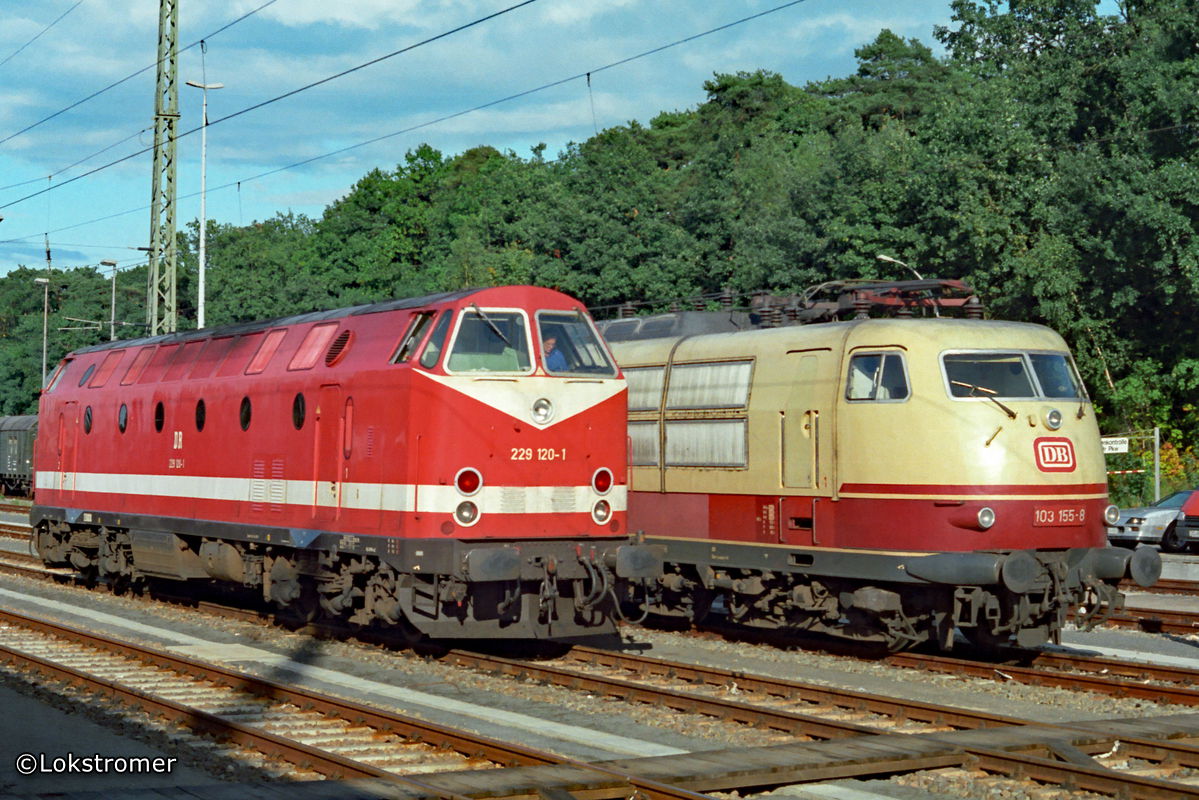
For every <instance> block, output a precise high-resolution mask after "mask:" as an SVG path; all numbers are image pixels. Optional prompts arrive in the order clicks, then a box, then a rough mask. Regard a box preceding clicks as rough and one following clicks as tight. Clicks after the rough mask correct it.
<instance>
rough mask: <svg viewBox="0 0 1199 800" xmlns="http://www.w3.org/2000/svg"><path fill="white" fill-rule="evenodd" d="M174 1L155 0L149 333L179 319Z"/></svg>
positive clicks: (169, 329)
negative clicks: (156, 63)
mask: <svg viewBox="0 0 1199 800" xmlns="http://www.w3.org/2000/svg"><path fill="white" fill-rule="evenodd" d="M178 31H179V4H178V2H177V0H160V2H159V6H158V84H157V86H156V88H155V92H154V186H153V188H152V191H151V197H150V269H149V286H148V292H147V297H146V322H147V323H148V324H149V326H150V335H151V336H155V335H157V334H160V333H173V332H174V331H175V328H176V327H177V325H178V322H179V313H178V309H179V307H178V304H177V291H176V285H177V282H176V270H175V264H176V249H175V135H176V126H177V123H178V121H179V70H178V62H177V59H178Z"/></svg>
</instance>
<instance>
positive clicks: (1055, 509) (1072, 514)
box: [1032, 505, 1087, 528]
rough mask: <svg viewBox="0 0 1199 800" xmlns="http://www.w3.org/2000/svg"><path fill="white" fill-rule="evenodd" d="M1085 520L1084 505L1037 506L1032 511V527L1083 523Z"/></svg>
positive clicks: (1085, 511)
mask: <svg viewBox="0 0 1199 800" xmlns="http://www.w3.org/2000/svg"><path fill="white" fill-rule="evenodd" d="M1086 521H1087V509H1086V506H1080V505H1079V506H1037V507H1036V508H1034V509H1033V512H1032V524H1033V527H1034V528H1043V527H1048V526H1050V525H1083V524H1084V523H1086Z"/></svg>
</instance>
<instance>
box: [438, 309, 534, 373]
mask: <svg viewBox="0 0 1199 800" xmlns="http://www.w3.org/2000/svg"><path fill="white" fill-rule="evenodd" d="M445 368H446V372H518V373H527V372H529V371H531V370H532V368H533V361H532V359H531V358H530V357H529V333H528V326H527V325H526V323H525V315H524V313H523V312H520V311H515V310H508V311H505V310H502V309H482V308H479V307H478V306H471V307H470V308H468V309H465V310H464V311H463V312H462V315H461V317H460V318H459V321H458V330H457V331H456V332H455V334H454V341H453V343H452V344H451V345H450V355H449V358H448V359H447V360H446V365H445Z"/></svg>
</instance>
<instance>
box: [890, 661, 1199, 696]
mask: <svg viewBox="0 0 1199 800" xmlns="http://www.w3.org/2000/svg"><path fill="white" fill-rule="evenodd" d="M1037 659H1038V661H1040V660H1041V659H1042V657H1041V656H1038V657H1037ZM1044 660H1045V661H1047V662H1051V663H1054V662H1056V665H1069V664H1071V663H1079V662H1073V661H1072V659H1071V658H1070V657H1068V656H1056V657H1054V656H1045V657H1044ZM887 663H889V664H892V665H894V666H901V667H913V668H916V669H922V670H926V671H928V672H940V673H946V674H950V675H966V676H969V677H973V678H989V679H991V680H999V681H1006V680H1010V681H1015V682H1017V683H1024V684H1028V685H1031V686H1050V687H1054V688H1058V689H1070V690H1073V691H1079V690H1082V691H1090V692H1096V693H1099V694H1108V695H1116V696H1119V697H1132V698H1136V699H1139V700H1151V701H1153V702H1157V703H1172V704H1176V705H1185V706H1194V705H1199V689H1193V688H1190V687H1189V686H1179V685H1162V684H1152V683H1142V682H1140V681H1138V680H1124V679H1122V678H1119V677H1112V676H1110V675H1102V674H1098V673H1099V672H1100V670H1101V669H1102V667H1099V668H1096V669H1093V670H1091V671H1077V672H1058V671H1050V670H1046V669H1044V668H1037V667H1023V666H1012V665H1006V664H990V663H987V662H985V661H968V660H965V659H955V658H948V657H945V656H932V655H926V654H923V653H896V654H893V655H890V656H888V657H887ZM1081 663H1086V660H1085V659H1084V660H1083V661H1082V662H1081ZM1116 663H1121V664H1122V663H1123V662H1116ZM1138 666H1141V665H1138ZM1143 666H1144V668H1145V669H1147V670H1148V669H1152V668H1153V665H1143ZM1167 669H1168V671H1169V672H1170V673H1172V674H1175V675H1182V674H1185V673H1186V672H1189V671H1187V670H1182V669H1179V668H1167ZM1196 674H1197V675H1199V673H1196Z"/></svg>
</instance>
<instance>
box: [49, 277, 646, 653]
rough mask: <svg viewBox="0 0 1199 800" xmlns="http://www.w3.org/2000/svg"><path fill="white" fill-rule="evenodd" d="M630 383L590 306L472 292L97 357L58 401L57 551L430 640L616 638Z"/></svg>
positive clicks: (59, 379) (73, 369)
mask: <svg viewBox="0 0 1199 800" xmlns="http://www.w3.org/2000/svg"><path fill="white" fill-rule="evenodd" d="M626 394H627V392H626V385H625V382H624V380H623V379H622V377H621V375H620V373H619V370H618V369H617V367H616V365H615V363H614V362H613V361H612V359H611V356H610V355H609V353H608V351H607V349H606V348H605V346H604V344H603V343H602V341H601V340H600V338H599V337H598V336H597V334H596V332H595V329H594V326H593V323H592V321H591V319H590V317H589V315H588V314H587V312H586V311H585V310H584V309H583V308H582V307H581V306H580V304H579V303H578V302H577V301H575V300H573V299H571V298H569V297H567V296H565V295H563V294H560V293H558V292H554V291H551V290H548V289H541V288H534V287H507V288H495V289H484V290H478V291H462V292H456V293H450V294H443V295H437V296H431V297H423V298H415V299H407V300H395V301H390V302H384V303H377V304H373V305H367V306H360V307H356V308H350V309H342V310H338V311H328V312H320V313H313V314H307V315H303V316H297V317H293V318H289V319H282V320H277V321H271V322H261V323H252V324H244V325H236V326H230V327H225V328H216V329H211V330H203V331H191V332H185V333H178V334H171V335H167V336H160V337H155V338H149V339H141V340H136V341H120V342H111V343H107V344H103V345H99V346H96V347H91V348H87V349H84V350H80V351H76V352H74V353H72V354H70V355H69V356H67V357H66V358H65V359H64V360H63V362H62V363H61V364H60V365H59V366H58V369H57V370H56V371H55V372H54V374H53V376H52V377H51V379H50V381H49V382H48V385H47V388H46V390H45V392H44V393H43V394H42V397H41V401H40V408H39V420H40V431H39V436H38V439H37V444H36V448H37V449H36V454H35V464H36V475H35V482H36V502H35V505H34V507H33V510H32V514H31V522H32V524H33V527H34V531H35V535H36V543H37V548H38V552H39V553H40V554H41V557H42V558H43V559H44V560H45V561H46V562H47V563H49V564H64V563H69V564H72V565H74V566H75V567H76V568H78V569H80V570H83V571H88V572H91V573H93V574H96V575H98V576H101V577H103V578H104V579H106V580H108V581H110V582H112V583H114V584H118V585H119V584H124V583H128V582H131V581H138V580H140V579H142V578H159V579H174V580H180V581H184V580H205V581H207V580H215V581H221V582H225V583H227V584H232V585H235V586H240V587H244V588H245V589H246V590H247V591H250V592H254V593H261V596H262V597H263V598H264V599H265V600H267V601H271V602H273V603H274V604H276V605H277V606H278V607H280V608H288V609H293V610H298V611H300V612H302V613H303V614H304V615H306V616H310V615H312V614H313V613H314V612H317V611H320V612H323V613H324V614H325V615H327V616H329V617H333V618H339V619H342V620H346V621H349V622H351V623H355V624H361V625H367V624H377V625H385V626H386V625H390V626H400V627H402V628H403V629H404V630H406V631H408V632H419V633H420V634H424V635H427V636H433V637H468V638H477V637H504V638H513V639H520V638H527V639H546V638H561V637H570V636H577V635H582V634H593V633H605V632H609V631H612V630H614V619H613V617H614V614H615V613H616V601H615V592H614V590H613V587H614V585H615V584H616V583H617V582H618V581H624V580H640V579H645V578H649V577H653V576H655V575H656V574H657V573H658V572H659V571H660V568H661V562H660V559H656V558H655V556H654V553H653V552H652V551H651V550H650V549H648V548H646V547H644V546H641V545H635V544H630V543H629V541H628V538H627V527H626V522H625V516H626V515H625V507H626V502H627V495H626V470H625V461H626V458H625V448H626V445H625V440H624V437H623V436H611V435H610V432H611V431H613V430H619V429H620V428H621V427H622V426H623V424H624V415H625V399H626Z"/></svg>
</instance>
